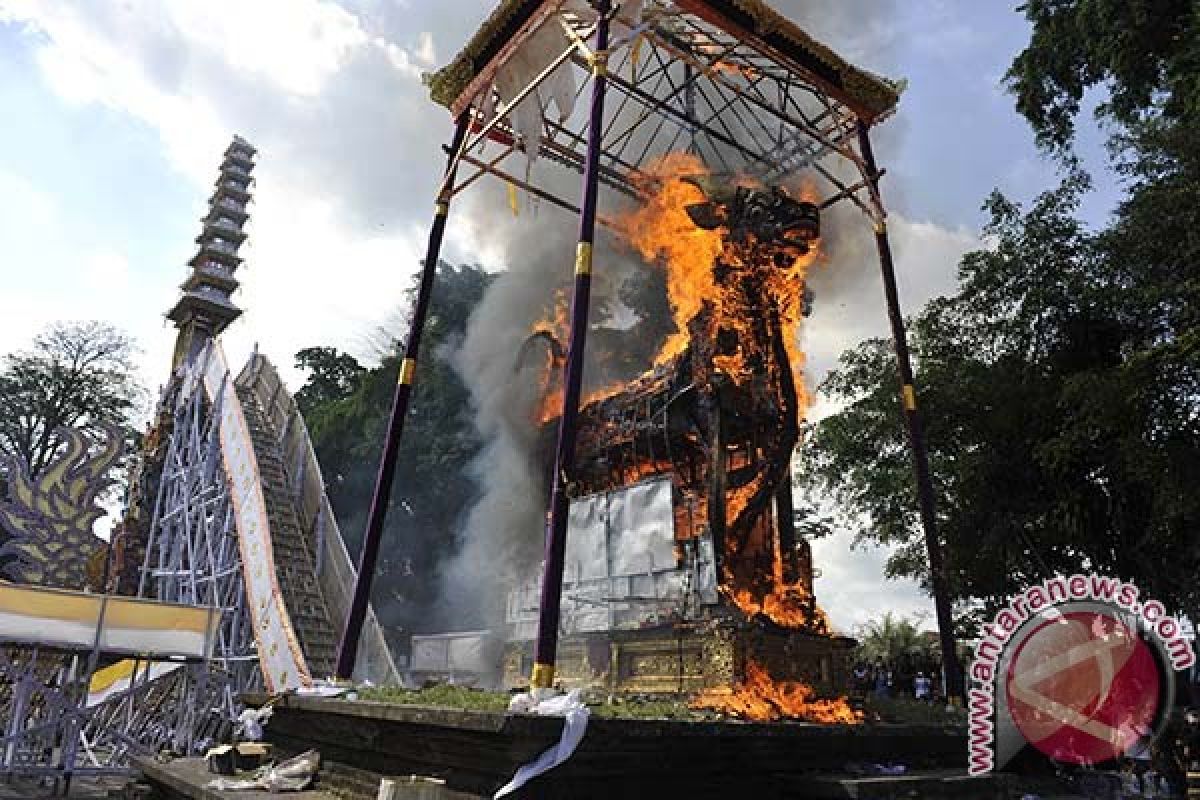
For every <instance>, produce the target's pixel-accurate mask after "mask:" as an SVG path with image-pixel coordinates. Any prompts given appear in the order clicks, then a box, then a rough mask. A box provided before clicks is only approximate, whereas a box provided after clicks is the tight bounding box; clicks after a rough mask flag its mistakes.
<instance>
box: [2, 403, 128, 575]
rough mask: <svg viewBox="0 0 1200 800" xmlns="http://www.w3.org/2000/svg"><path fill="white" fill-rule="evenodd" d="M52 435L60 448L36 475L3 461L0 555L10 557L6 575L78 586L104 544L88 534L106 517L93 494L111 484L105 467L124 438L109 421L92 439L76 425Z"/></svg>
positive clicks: (118, 452)
mask: <svg viewBox="0 0 1200 800" xmlns="http://www.w3.org/2000/svg"><path fill="white" fill-rule="evenodd" d="M56 433H57V434H58V437H59V440H60V441H62V442H63V445H64V450H63V452H62V453H61V454H59V455H58V456H57V457H56V458H55V459H54V460H53V461H51V462H50V463H49V464H48V465H47V466H46V468H45V469H43V470H42V471H41V473H39V474H38V475H37V476H36V477H33V476H31V475H30V471H29V466H28V465H27V464H23V463H21V462H19V461H17V460H16V459H10V460H8V461H7V462H6V464H5V466H6V467H7V472H8V482H9V495H10V497H11V500H10V501H9V502H3V501H0V531H3V532H4V533H7V534H8V536H9V537H10V538H8V540H7V541H5V542H3V544H2V545H0V556H8V557H10V558H13V563H12V564H10V565H9V567H8V575H7V577H10V578H12V579H15V580H16V581H18V582H21V583H36V584H40V585H43V586H58V587H62V588H65V589H82V588H84V585H85V582H86V580H87V564H88V559H89V558H90V557H91V556H92V555H93V554H94V553H95V552H96V551H97V550H100V549H102V548H104V547H105V544H104V542H103V541H102V540H100V539H99V538H97V537H96V535H95V534H93V533H92V525H93V524H94V523H95V522H96V520H97V519H99V518H100V517H102V516H103V515H104V510H103V509H102V508H100V507H99V506H98V505H96V497H97V496H98V495H99V494H100V492H101V491H103V490H104V489H105V488H106V487H107V486H108V485H109V484H110V483H112V481H111V479H109V478H108V477H107V474H108V470H109V468H110V467H112V465H113V464H114V463H116V460H117V458H118V457H119V456H120V455H121V450H122V448H123V446H124V436H123V435H122V433H121V431H120V429H119V428H117V427H116V426H112V425H106V426H103V427H102V429H101V433H100V435H97V436H96V437H95V441H92V440H89V439H88V438H87V437H85V436H84V435H83V433H82V432H81V431H79V430H76V429H74V428H59V429H58V430H57V432H56ZM97 445H98V448H97V450H96V452H95V453H94V454H93V453H92V452H91V451H92V449H93V448H94V447H96V446H97Z"/></svg>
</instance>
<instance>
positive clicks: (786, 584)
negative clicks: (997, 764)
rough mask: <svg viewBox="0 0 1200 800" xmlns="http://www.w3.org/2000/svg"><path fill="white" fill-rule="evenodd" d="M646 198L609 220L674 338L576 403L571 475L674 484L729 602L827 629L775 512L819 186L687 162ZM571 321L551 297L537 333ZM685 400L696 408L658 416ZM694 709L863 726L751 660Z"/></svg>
mask: <svg viewBox="0 0 1200 800" xmlns="http://www.w3.org/2000/svg"><path fill="white" fill-rule="evenodd" d="M640 189H641V194H642V197H643V198H644V200H643V202H642V203H641V204H640V205H638V206H637V207H636V208H633V209H632V210H629V211H628V212H626V213H624V214H621V215H617V216H616V217H615V218H613V219H612V220H611V221H612V222H613V227H615V229H616V230H617V233H618V235H619V238H620V240H621V241H622V242H623V243H624V244H626V245H627V246H629V247H630V248H631V249H633V250H634V251H635V252H637V253H638V254H639V255H640V256H641V257H642V259H643V260H644V261H645V262H647V263H648V264H651V265H654V266H655V267H657V268H660V269H663V270H664V272H665V275H666V286H667V295H668V297H667V299H668V301H669V305H670V309H671V313H672V317H673V320H674V323H675V325H674V328H675V329H674V331H673V332H672V333H671V334H670V335H669V336H668V337H667V338H666V339H665V341H664V342H663V344H662V345H661V347H660V349H659V350H658V352H657V354H656V357H655V358H654V365H653V367H652V368H651V369H650V370H649V371H647V372H646V373H644V374H643V375H642V376H640V377H638V378H635V379H633V380H631V381H628V382H626V383H622V384H619V385H613V386H606V387H602V388H600V389H596V390H593V391H591V392H590V393H589V394H587V395H586V396H585V397H584V398H583V400H582V401H581V404H580V409H581V417H580V423H579V424H580V428H579V431H578V435H577V441H578V442H580V443H581V444H580V450H579V452H580V454H577V456H576V459H577V464H576V468H575V474H574V475H573V478H574V479H577V480H578V488H579V491H582V492H588V491H598V490H600V489H602V488H606V487H612V486H621V485H629V484H630V483H633V482H635V481H637V480H641V479H643V478H646V477H650V476H653V475H657V474H671V475H672V478H673V480H674V481H675V485H676V487H677V489H678V493H677V497H678V498H679V501H680V502H679V503H678V505H677V506H676V509H677V513H676V530H675V534H676V538H677V540H679V541H680V542H686V541H687V540H689V539H693V538H696V537H699V536H701V535H702V534H703V533H705V532H708V533H709V534H711V537H712V541H713V544H714V546H715V547H716V548H717V549H718V551H719V567H718V568H719V576H720V580H719V591H720V592H721V594H722V595H723V597H724V599H725V606H726V607H727V608H731V607H732V608H736V609H738V611H740V612H741V614H742V615H744V617H746V618H749V619H758V620H760V621H763V622H766V623H768V624H773V625H775V626H778V627H780V628H786V629H790V630H804V631H807V632H808V633H812V634H828V633H829V625H828V622H827V619H826V617H825V614H824V613H823V612H822V611H821V610H820V609H819V608H818V607H817V606H816V603H815V601H814V598H813V596H812V592H811V571H807V570H806V569H797V568H796V563H797V560H798V559H801V556H800V555H799V552H800V551H801V550H803V551H804V553H805V554H807V553H808V551H807V544H806V543H804V542H795V541H793V540H790V539H789V540H786V541H785V535H784V533H783V530H784V528H785V527H786V528H787V530H788V531H790V529H791V526H790V524H786V525H785V523H784V522H781V521H780V520H779V519H778V518H777V515H779V514H782V513H784V512H783V511H781V510H778V509H777V508H776V503H777V502H778V501H777V495H778V494H779V493H780V492H781V491H786V489H784V488H782V487H786V486H787V482H788V479H789V474H790V473H789V465H790V461H791V457H792V452H793V449H794V447H795V445H796V443H797V441H798V437H799V422H800V420H801V419H803V415H804V412H805V410H806V409H807V407H808V396H807V393H806V391H805V386H804V381H803V377H802V375H801V368H802V366H803V362H804V357H803V353H802V352H801V351H800V347H799V327H800V324H801V322H802V318H803V316H804V313H805V304H806V292H805V285H806V273H807V270H808V268H809V267H810V266H811V265H812V264H814V263H815V262H817V261H818V259H819V258H820V248H819V240H817V239H816V238H815V237H816V235H817V232H818V230H817V228H818V225H817V214H818V211H817V208H816V206H815V205H814V204H813V199H812V197H811V195H812V194H813V192H812V191H811V190H806V189H805V188H804V187H800V188H798V189H797V188H790V189H788V190H786V191H785V190H783V189H780V188H768V187H762V186H761V185H755V184H754V183H753V182H751V181H746V180H736V179H735V180H729V179H728V178H722V179H720V180H717V179H715V177H714V176H711V175H709V173H708V171H707V169H706V168H705V167H704V165H703V163H702V162H701V161H700V160H699V159H698V158H696V157H694V156H691V155H687V154H672V155H669V156H667V157H665V158H663V159H662V160H661V161H659V162H658V163H657V164H655V165H653V166H652V167H651V168H649V169H648V170H647V174H646V178H645V184H644V185H643V186H641V187H640ZM566 320H567V313H566V303H565V297H561V298H559V301H558V303H556V306H555V309H554V310H553V311H551V313H550V314H549V315H548V316H547V318H546V319H545V320H543V321H541V322H539V323H538V328H537V329H538V330H542V331H546V332H548V333H550V334H553V336H554V338H555V339H556V340H557V341H559V342H562V341H566V339H567V331H566ZM557 352H558V353H559V356H556V357H555V358H554V359H552V361H556V362H561V345H560V346H558V349H557ZM557 365H558V364H556V366H557ZM546 388H547V390H546V391H545V392H544V394H543V397H544V400H543V403H542V404H541V406H540V408H539V409H537V419H539V420H540V421H541V422H549V421H550V420H552V419H553V418H554V417H555V416H557V414H558V413H559V412H560V410H561V404H562V397H561V391H560V390H559V389H557V387H556V386H555V385H554V384H553V383H550V384H548V385H547V387H546ZM684 395H686V397H687V400H686V402H687V404H688V405H687V408H688V409H690V410H689V411H688V412H686V413H684V412H680V416H677V417H676V418H675V422H674V423H669V422H667V421H666V420H667V418H668V416H669V414H668V412H670V411H671V407H672V404H675V403H676V401H677V399H678V398H679V397H682V396H684ZM655 398H657V399H655ZM655 404H657V407H658V408H659V409H660V410H659V412H657V413H658V414H659V415H660V418H661V420H662V422H661V423H660V426H659V427H658V428H655V427H654V424H653V423H651V422H644V423H639V422H638V420H639V419H650V418H652V417H654V415H653V414H650V415H649V416H648V417H642V416H639V415H640V414H642V411H641V410H642V409H650V408H651V407H652V406H654V405H655ZM676 407H679V406H678V405H677V406H676ZM639 426H641V427H639ZM648 430H653V431H655V433H653V434H650V433H647V431H648ZM652 435H654V436H658V437H659V439H651V438H650V437H651V436H652ZM718 442H719V443H720V445H719V447H716V446H714V445H715V444H716V443H718ZM580 460H582V461H583V462H584V463H583V465H582V467H581V465H580V463H578V462H580ZM605 465H607V466H605ZM581 469H582V471H581ZM587 470H591V472H587ZM597 476H600V477H597ZM613 476H616V477H613ZM718 486H719V487H720V488H714V487H718ZM705 498H707V499H705ZM698 499H699V502H697V500H698ZM789 507H790V504H789ZM786 513H788V514H790V510H789V511H787V512H786ZM714 515H715V516H714ZM788 522H790V520H789V521H788ZM789 535H790V534H789ZM807 558H808V559H811V556H810V555H807ZM698 702H702V703H705V704H710V705H709V706H708V707H714V706H712V705H711V704H724V706H723V707H724V708H725V709H726V710H729V711H730V712H731V713H737V714H739V715H743V716H748V717H750V718H754V719H772V718H778V717H780V716H788V717H794V716H800V717H803V718H812V719H820V720H821V721H831V722H855V721H857V717H856V716H855V714H854V712H852V711H850V710H849V707H848V706H846V705H845V703H844V702H840V703H839V701H823V700H814V699H813V697H812V689H811V688H810V687H807V686H804V685H802V684H798V683H789V682H786V681H784V682H774V681H772V680H771V679H770V677H769V675H768V673H767V672H766V670H764V669H762V668H760V667H759V666H757V665H755V664H747V667H746V681H745V682H744V683H743V684H742V686H740V687H739V688H738V689H737V690H734V691H731V692H729V693H725V694H722V693H719V692H716V691H715V690H714V692H710V693H706V694H705V695H704V696H703V697H702V698H701V699H700V700H699V701H698Z"/></svg>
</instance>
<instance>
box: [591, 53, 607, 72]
mask: <svg viewBox="0 0 1200 800" xmlns="http://www.w3.org/2000/svg"><path fill="white" fill-rule="evenodd" d="M588 60H589V61H591V63H592V74H593V75H595V76H596V77H597V78H604V77H606V76H607V75H608V51H607V50H597V51H596V52H595V53H593V54H592V57H591V58H590V59H588Z"/></svg>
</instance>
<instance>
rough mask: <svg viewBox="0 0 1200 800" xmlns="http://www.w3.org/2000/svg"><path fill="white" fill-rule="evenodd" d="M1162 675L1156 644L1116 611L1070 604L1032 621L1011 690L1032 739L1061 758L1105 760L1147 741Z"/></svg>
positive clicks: (1012, 670) (1010, 677)
mask: <svg viewBox="0 0 1200 800" xmlns="http://www.w3.org/2000/svg"><path fill="white" fill-rule="evenodd" d="M1159 688H1160V679H1159V673H1158V667H1157V662H1156V659H1155V656H1154V653H1153V652H1152V650H1151V648H1150V647H1149V646H1148V645H1147V644H1146V643H1145V642H1144V641H1142V639H1141V638H1140V637H1139V636H1138V635H1137V633H1136V632H1135V631H1133V630H1131V629H1130V628H1129V627H1128V626H1126V625H1125V623H1123V622H1121V621H1120V620H1119V619H1117V618H1116V617H1114V616H1112V615H1110V614H1106V613H1104V612H1098V611H1081V610H1073V611H1065V610H1064V612H1063V613H1062V615H1061V616H1059V617H1057V618H1055V619H1051V620H1048V621H1046V622H1043V623H1041V624H1040V625H1038V626H1037V627H1035V628H1033V629H1032V630H1031V631H1030V632H1029V634H1028V635H1027V636H1026V637H1025V639H1024V641H1022V642H1021V644H1020V646H1019V647H1018V648H1017V650H1016V652H1015V653H1014V654H1013V657H1012V660H1011V661H1010V662H1009V667H1008V673H1007V675H1006V685H1005V690H1006V692H1007V695H1008V708H1009V713H1010V714H1011V716H1012V719H1013V722H1014V723H1015V724H1016V726H1017V728H1018V729H1019V730H1020V731H1021V734H1022V735H1023V736H1024V737H1025V739H1026V741H1028V742H1029V743H1030V744H1032V745H1033V746H1034V747H1036V748H1037V749H1039V750H1041V751H1042V752H1043V753H1045V754H1046V755H1048V756H1050V757H1051V758H1053V759H1055V760H1057V761H1063V762H1067V763H1072V764H1098V763H1101V762H1104V761H1110V760H1112V759H1114V758H1118V757H1120V756H1122V755H1124V754H1126V753H1128V752H1129V751H1130V750H1131V749H1133V748H1135V747H1138V746H1139V742H1141V743H1142V745H1141V746H1144V745H1145V743H1146V742H1147V741H1148V738H1147V737H1149V736H1151V735H1152V734H1153V732H1154V730H1153V729H1154V725H1155V721H1156V717H1157V714H1158V706H1159Z"/></svg>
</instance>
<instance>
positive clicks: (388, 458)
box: [336, 110, 471, 680]
mask: <svg viewBox="0 0 1200 800" xmlns="http://www.w3.org/2000/svg"><path fill="white" fill-rule="evenodd" d="M470 123H471V112H470V110H467V111H464V112H463V113H462V115H461V116H460V117H459V118H458V124H457V126H456V127H455V129H454V139H453V140H452V141H451V144H450V161H449V163H448V164H447V166H446V175H445V180H443V182H442V188H441V190H440V191H439V193H438V198H437V206H436V209H435V212H434V217H433V227H432V228H430V230H429V243H428V246H427V248H426V250H425V263H424V265H423V267H422V270H421V285H420V287H419V288H418V289H417V303H416V305H415V306H414V307H413V313H412V321H411V322H410V323H409V328H408V339H407V340H406V341H405V343H404V360H403V361H402V362H400V376H399V379H398V380H397V382H396V391H395V394H394V395H393V396H392V415H391V417H390V418H389V419H388V429H387V436H386V437H385V438H384V440H383V458H382V460H381V461H380V462H379V473H378V475H377V476H376V478H375V492H374V494H372V495H371V510H370V513H369V515H368V517H367V534H366V536H365V537H363V544H362V552H361V553H360V554H359V557H358V575H357V576H356V577H355V579H354V597H353V598H352V599H351V601H350V609H349V611H348V612H347V613H346V624H345V625H344V626H343V627H342V639H341V641H340V642H339V643H338V653H337V667H336V672H337V677H338V678H339V679H340V680H349V679H350V677H351V676H352V675H353V674H354V662H355V659H356V658H357V657H358V640H359V637H360V636H361V635H362V626H363V621H364V620H365V619H366V616H367V605H368V603H369V602H370V598H371V582H372V581H373V580H374V579H375V562H376V561H377V560H378V558H379V540H380V539H381V538H382V535H383V522H384V519H385V518H386V517H387V510H388V501H389V500H390V499H391V496H392V480H393V479H394V478H395V477H396V457H397V456H398V455H399V452H400V437H401V436H402V435H403V434H404V420H405V418H406V417H407V416H408V401H409V398H410V397H411V396H412V388H413V382H414V380H415V378H416V374H417V357H418V355H419V352H420V349H421V333H422V332H423V330H424V328H425V317H426V315H427V314H428V313H429V299H430V295H431V294H432V293H433V277H434V275H435V274H436V272H437V264H438V256H439V255H440V254H441V251H442V236H443V234H444V233H445V232H446V217H447V215H448V214H449V213H450V187H451V186H452V184H453V183H454V166H455V161H454V159H455V157H456V156H457V155H458V151H459V150H460V149H461V148H462V143H463V140H464V139H465V138H466V136H467V129H468V128H469V127H470Z"/></svg>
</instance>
